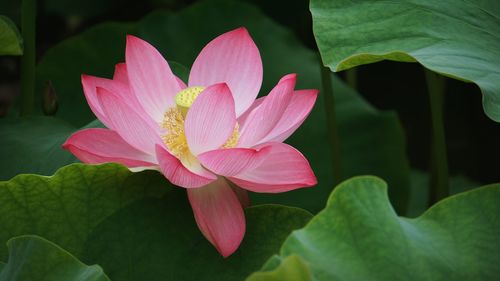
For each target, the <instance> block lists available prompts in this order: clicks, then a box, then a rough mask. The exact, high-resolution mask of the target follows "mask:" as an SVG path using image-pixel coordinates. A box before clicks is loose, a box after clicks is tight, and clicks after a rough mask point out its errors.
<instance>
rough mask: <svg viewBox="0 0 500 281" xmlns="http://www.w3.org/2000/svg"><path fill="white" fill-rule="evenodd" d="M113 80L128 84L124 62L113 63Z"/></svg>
mask: <svg viewBox="0 0 500 281" xmlns="http://www.w3.org/2000/svg"><path fill="white" fill-rule="evenodd" d="M113 80H115V81H119V82H122V83H124V84H126V85H129V81H128V74H127V65H126V64H125V63H124V62H121V63H117V64H116V65H115V73H114V74H113Z"/></svg>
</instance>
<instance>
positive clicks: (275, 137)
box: [262, 90, 318, 142]
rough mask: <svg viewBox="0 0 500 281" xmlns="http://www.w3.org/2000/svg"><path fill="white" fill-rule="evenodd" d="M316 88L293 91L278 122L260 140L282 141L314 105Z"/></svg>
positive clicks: (295, 128) (300, 122)
mask: <svg viewBox="0 0 500 281" xmlns="http://www.w3.org/2000/svg"><path fill="white" fill-rule="evenodd" d="M317 97H318V90H299V91H295V93H294V94H293V96H292V100H291V101H290V104H289V105H288V107H287V108H286V110H285V113H283V116H281V119H280V120H279V122H278V124H276V126H275V127H274V128H273V129H272V130H271V131H270V132H269V134H268V135H267V136H266V137H264V139H263V140H262V142H283V141H285V140H286V139H287V138H288V137H289V136H290V135H291V134H293V132H295V130H297V128H299V127H300V125H302V123H304V121H305V120H306V118H307V116H308V115H309V113H310V112H311V110H312V109H313V107H314V103H315V102H316V98H317Z"/></svg>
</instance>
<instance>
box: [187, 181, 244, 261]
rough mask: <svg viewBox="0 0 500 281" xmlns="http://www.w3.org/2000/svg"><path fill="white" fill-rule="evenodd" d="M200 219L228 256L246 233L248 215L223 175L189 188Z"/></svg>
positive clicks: (198, 221)
mask: <svg viewBox="0 0 500 281" xmlns="http://www.w3.org/2000/svg"><path fill="white" fill-rule="evenodd" d="M187 193H188V198H189V202H190V203H191V207H192V208H193V213H194V217H195V219H196V223H197V224H198V227H199V228H200V230H201V232H202V233H203V235H204V236H205V237H206V238H207V240H208V241H210V243H212V245H214V246H215V248H216V249H217V251H219V253H220V254H221V255H222V256H223V257H228V256H229V255H231V254H232V253H234V252H235V251H236V250H237V249H238V247H239V245H240V244H241V241H242V240H243V236H244V235H245V228H246V224H245V215H244V213H243V208H242V206H241V204H240V202H239V200H238V197H237V196H236V194H235V193H234V192H233V190H232V189H231V187H230V186H229V184H228V183H227V182H226V180H224V179H223V178H219V179H218V180H217V181H214V182H212V183H210V184H209V185H207V186H204V187H202V188H196V189H188V190H187Z"/></svg>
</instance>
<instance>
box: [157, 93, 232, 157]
mask: <svg viewBox="0 0 500 281" xmlns="http://www.w3.org/2000/svg"><path fill="white" fill-rule="evenodd" d="M204 89H205V88H204V87H189V88H186V89H184V90H182V91H180V92H179V93H177V95H176V96H175V103H176V105H177V107H172V108H170V109H169V110H167V112H165V114H164V115H163V120H162V122H161V123H160V127H161V128H163V129H165V131H166V133H165V134H164V135H163V136H162V139H163V143H165V145H166V146H167V148H168V150H169V151H170V153H172V154H173V155H174V156H176V157H177V158H178V159H180V160H181V161H190V159H192V158H194V156H193V154H192V153H191V151H189V147H188V144H187V139H186V134H185V133H184V120H185V118H186V115H187V112H188V111H189V108H190V107H191V105H192V104H193V102H194V101H195V100H196V98H197V97H198V95H199V94H200V93H201V92H202V91H203V90H204ZM239 137H240V134H239V125H238V123H236V125H235V126H234V130H233V134H232V135H231V136H230V137H229V139H228V140H227V141H226V143H224V144H223V145H222V148H231V147H235V146H236V144H237V143H238V139H239Z"/></svg>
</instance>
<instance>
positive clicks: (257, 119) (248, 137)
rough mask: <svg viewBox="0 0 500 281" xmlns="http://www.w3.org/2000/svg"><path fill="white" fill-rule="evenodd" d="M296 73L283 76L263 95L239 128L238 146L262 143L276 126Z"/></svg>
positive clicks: (291, 93) (288, 99)
mask: <svg viewBox="0 0 500 281" xmlns="http://www.w3.org/2000/svg"><path fill="white" fill-rule="evenodd" d="M296 81H297V75H295V74H289V75H286V76H285V77H283V78H282V79H281V80H280V81H279V82H278V84H277V85H276V86H275V87H274V88H273V89H272V90H271V92H270V93H269V95H267V96H266V97H264V100H263V101H262V103H261V104H260V105H259V106H258V107H257V108H255V109H254V110H253V111H252V112H251V113H250V114H249V115H248V117H247V119H246V120H245V123H244V126H243V127H241V130H240V138H239V140H238V146H239V147H252V146H255V145H257V144H259V143H262V139H263V138H264V137H265V136H266V135H267V134H268V133H269V132H270V131H271V130H272V129H273V128H274V127H275V126H276V124H277V123H278V122H279V120H280V119H281V117H282V115H283V113H284V112H285V110H286V108H287V107H288V104H289V103H290V101H291V99H292V96H293V89H294V88H295V83H296Z"/></svg>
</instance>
